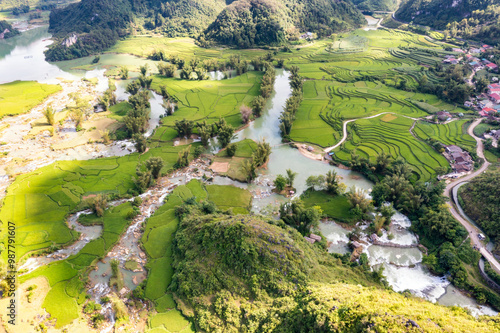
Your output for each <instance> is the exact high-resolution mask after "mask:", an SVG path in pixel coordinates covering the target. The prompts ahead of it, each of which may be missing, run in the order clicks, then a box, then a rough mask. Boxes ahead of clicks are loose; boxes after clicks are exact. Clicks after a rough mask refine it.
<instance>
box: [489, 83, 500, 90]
mask: <svg viewBox="0 0 500 333" xmlns="http://www.w3.org/2000/svg"><path fill="white" fill-rule="evenodd" d="M488 88H489V89H500V84H498V83H493V84H490V85H489V86H488Z"/></svg>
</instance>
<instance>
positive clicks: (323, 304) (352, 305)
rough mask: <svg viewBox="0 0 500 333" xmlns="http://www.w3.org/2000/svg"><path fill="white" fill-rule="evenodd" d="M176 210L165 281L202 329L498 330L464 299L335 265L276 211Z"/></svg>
mask: <svg viewBox="0 0 500 333" xmlns="http://www.w3.org/2000/svg"><path fill="white" fill-rule="evenodd" d="M181 211H182V212H184V217H183V218H181V221H180V224H179V229H178V231H177V233H176V235H175V240H174V244H173V257H174V263H173V267H174V276H173V279H172V284H171V286H170V289H171V290H172V291H173V292H174V296H175V298H176V300H177V304H178V307H179V309H180V310H181V311H182V312H183V314H184V315H186V316H187V317H189V318H191V319H192V320H193V322H194V324H195V327H196V328H197V329H199V330H202V331H220V332H222V331H235V332H236V331H239V330H241V329H243V328H244V330H245V331H246V332H255V331H273V332H299V331H303V330H304V329H307V330H314V331H316V332H319V331H321V332H353V331H364V330H368V331H378V332H380V331H386V330H391V331H405V332H413V331H415V332H417V331H422V330H424V331H436V332H441V331H454V332H471V331H474V332H491V331H493V330H496V329H500V326H498V325H499V323H498V322H496V320H495V319H494V318H491V317H483V318H480V319H478V320H476V319H475V318H473V317H472V316H470V315H469V314H468V313H467V312H466V311H465V310H463V309H461V308H447V307H444V306H440V305H434V304H432V303H430V302H427V301H424V300H422V299H418V298H416V297H413V296H410V295H409V294H404V295H402V294H398V293H395V292H392V291H389V290H386V289H384V288H383V287H382V285H381V284H378V283H377V282H376V279H377V273H371V272H369V271H366V270H364V269H363V268H362V267H361V266H358V267H354V268H352V267H350V266H349V265H345V264H342V261H341V260H340V259H337V258H336V257H334V256H332V255H329V254H327V252H326V251H325V249H324V248H322V247H321V246H319V245H312V244H309V243H307V242H306V241H305V240H304V238H303V237H302V236H301V235H300V234H299V233H298V232H297V231H295V230H294V229H292V228H290V227H286V226H285V225H284V224H283V223H281V222H279V221H276V220H274V219H269V218H264V217H257V216H248V215H236V216H228V215H221V214H218V213H212V214H208V215H206V214H204V213H202V212H201V211H200V210H199V209H197V208H193V207H190V208H187V209H186V208H184V209H182V210H181ZM423 314H425V315H423Z"/></svg>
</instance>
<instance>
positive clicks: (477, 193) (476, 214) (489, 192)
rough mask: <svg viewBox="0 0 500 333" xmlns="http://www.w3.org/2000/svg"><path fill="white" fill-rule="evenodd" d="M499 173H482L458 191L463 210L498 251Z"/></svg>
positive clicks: (499, 238) (499, 220)
mask: <svg viewBox="0 0 500 333" xmlns="http://www.w3.org/2000/svg"><path fill="white" fill-rule="evenodd" d="M498 184H500V171H499V170H496V171H493V172H488V173H484V174H482V175H481V176H479V177H477V178H475V179H474V180H472V181H471V182H470V183H468V184H467V185H465V186H464V187H463V188H462V189H460V196H461V198H462V200H463V209H464V211H465V213H466V214H467V216H469V217H470V218H472V219H473V220H474V221H475V222H476V223H477V224H478V225H479V226H480V227H481V229H482V230H484V232H486V234H487V235H488V236H490V238H491V239H492V240H493V241H495V242H496V243H497V244H496V245H497V251H498V250H499V249H500V187H499V186H498Z"/></svg>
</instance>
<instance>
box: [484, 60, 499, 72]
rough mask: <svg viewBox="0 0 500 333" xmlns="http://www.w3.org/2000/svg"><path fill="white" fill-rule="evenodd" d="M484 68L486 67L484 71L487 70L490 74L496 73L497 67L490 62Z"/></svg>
mask: <svg viewBox="0 0 500 333" xmlns="http://www.w3.org/2000/svg"><path fill="white" fill-rule="evenodd" d="M485 67H486V69H488V70H489V71H491V72H498V66H497V65H495V64H494V63H492V62H490V63H489V64H487V65H486V66H485Z"/></svg>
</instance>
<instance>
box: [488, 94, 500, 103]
mask: <svg viewBox="0 0 500 333" xmlns="http://www.w3.org/2000/svg"><path fill="white" fill-rule="evenodd" d="M488 97H489V98H490V99H491V101H492V102H493V103H495V104H499V103H500V94H497V93H493V94H489V95H488Z"/></svg>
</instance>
